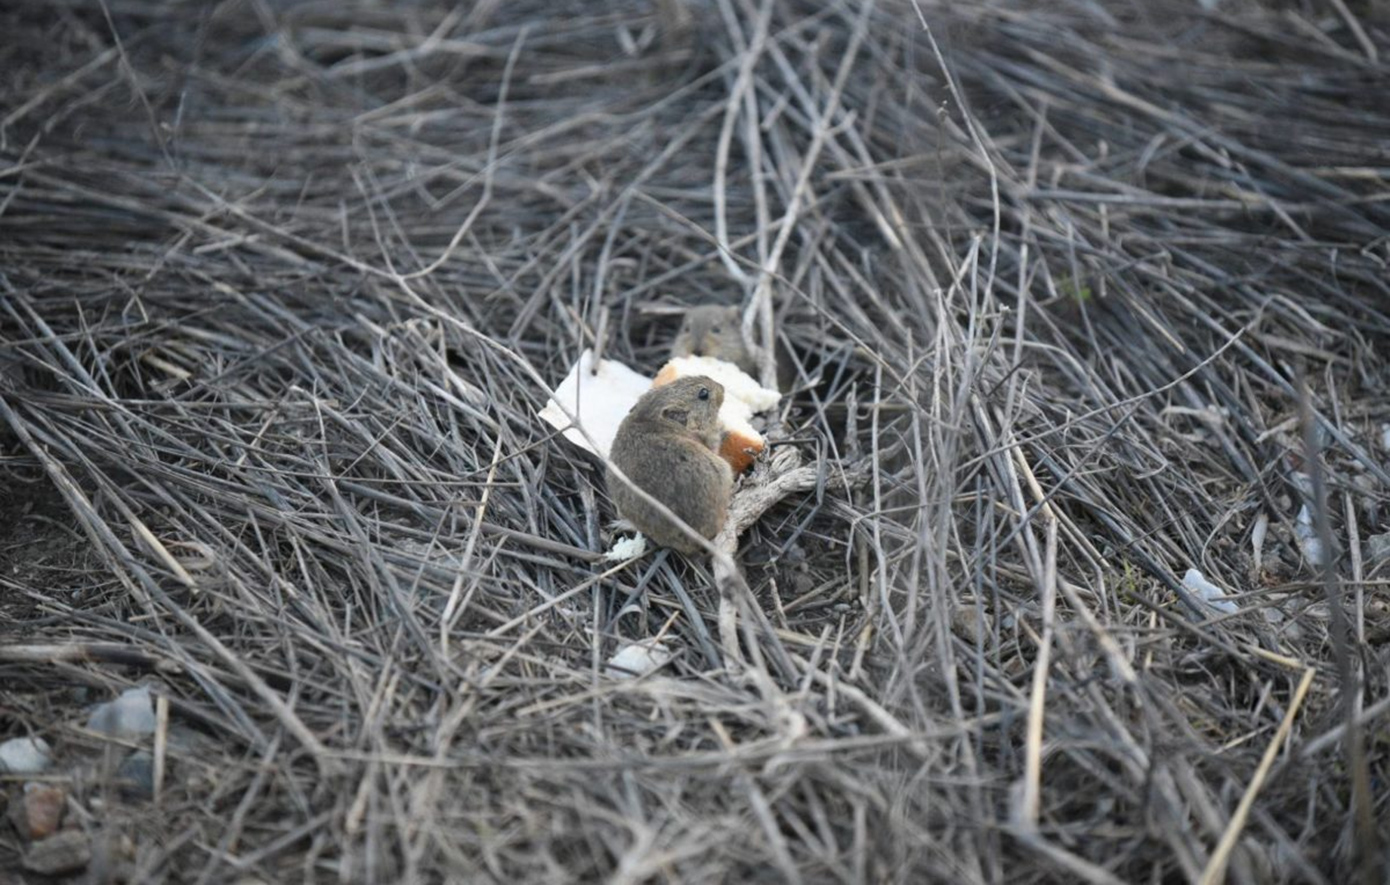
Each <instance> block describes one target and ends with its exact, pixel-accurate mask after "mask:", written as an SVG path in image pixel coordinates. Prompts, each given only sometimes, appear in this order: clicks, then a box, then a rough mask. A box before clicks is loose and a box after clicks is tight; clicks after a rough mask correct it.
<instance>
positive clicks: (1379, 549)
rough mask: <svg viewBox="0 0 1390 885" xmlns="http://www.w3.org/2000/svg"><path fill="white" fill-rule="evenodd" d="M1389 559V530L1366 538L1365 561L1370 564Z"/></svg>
mask: <svg viewBox="0 0 1390 885" xmlns="http://www.w3.org/2000/svg"><path fill="white" fill-rule="evenodd" d="M1387 559H1390V532H1386V533H1385V534H1383V535H1371V536H1370V537H1369V538H1367V539H1366V561H1367V562H1368V563H1370V564H1371V565H1376V564H1377V563H1381V562H1384V561H1385V560H1387Z"/></svg>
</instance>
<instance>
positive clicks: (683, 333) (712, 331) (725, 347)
mask: <svg viewBox="0 0 1390 885" xmlns="http://www.w3.org/2000/svg"><path fill="white" fill-rule="evenodd" d="M742 326H743V314H742V312H741V311H740V310H739V309H738V308H737V307H724V306H723V305H719V304H702V305H700V306H698V307H692V308H690V310H688V311H686V314H685V319H684V320H683V321H682V322H681V329H680V332H678V333H677V334H676V340H675V341H673V342H671V356H673V357H675V356H712V357H714V358H715V359H721V360H727V361H728V362H731V363H733V364H734V365H736V366H738V367H739V368H740V369H742V370H743V371H745V372H747V373H748V374H749V375H752V376H754V377H757V374H758V363H757V361H756V360H755V359H754V358H753V354H752V353H750V352H749V350H748V345H747V344H745V343H744V341H743V331H742Z"/></svg>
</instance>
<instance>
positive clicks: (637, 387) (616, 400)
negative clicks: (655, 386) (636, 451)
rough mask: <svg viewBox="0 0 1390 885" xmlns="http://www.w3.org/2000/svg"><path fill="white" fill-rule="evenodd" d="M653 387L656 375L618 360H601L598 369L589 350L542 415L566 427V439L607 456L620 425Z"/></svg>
mask: <svg viewBox="0 0 1390 885" xmlns="http://www.w3.org/2000/svg"><path fill="white" fill-rule="evenodd" d="M651 389H652V379H650V378H648V377H646V376H645V375H640V374H638V373H637V372H634V371H633V370H632V369H629V368H628V367H627V366H625V365H623V364H622V363H620V362H617V361H616V360H599V361H598V368H597V371H595V370H594V353H593V351H592V350H586V351H584V352H583V353H582V354H580V355H579V362H578V363H576V364H575V365H574V366H573V367H572V368H571V369H570V371H569V374H568V375H566V376H565V380H563V381H561V382H560V386H559V387H557V388H555V398H554V399H552V400H550V401H549V402H547V403H546V404H545V408H544V409H541V411H540V417H541V418H542V419H543V420H544V421H546V422H547V423H549V424H550V425H551V426H552V427H555V428H556V429H557V430H561V431H564V435H565V439H567V440H569V441H570V442H572V443H574V444H575V445H577V446H579V447H580V448H581V449H584V450H585V451H586V452H593V453H594V454H596V455H599V456H601V457H604V458H607V457H608V452H609V450H610V449H611V448H612V447H613V437H615V436H617V435H618V425H619V424H621V423H622V421H623V419H624V418H626V417H627V413H628V412H630V411H632V407H633V406H635V405H636V404H637V401H638V400H639V399H641V398H642V394H644V393H646V392H647V391H648V390H651ZM557 400H558V402H557ZM562 405H563V408H561V406H562ZM566 412H568V413H569V414H566ZM570 415H574V416H575V418H576V419H577V420H578V422H579V425H580V427H583V428H584V431H586V432H587V433H588V434H589V438H590V439H592V440H593V445H590V444H589V440H587V439H585V438H584V433H583V432H581V431H580V430H579V428H578V427H575V426H574V422H572V421H570V417H569V416H570ZM595 447H597V449H596V448H595Z"/></svg>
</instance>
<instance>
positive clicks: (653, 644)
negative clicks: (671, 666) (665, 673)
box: [604, 639, 675, 679]
mask: <svg viewBox="0 0 1390 885" xmlns="http://www.w3.org/2000/svg"><path fill="white" fill-rule="evenodd" d="M673 657H675V655H674V654H672V653H671V650H670V649H668V648H667V647H666V645H665V644H664V643H662V642H660V641H659V640H656V639H647V640H643V641H642V642H632V643H629V644H627V645H624V646H623V647H622V648H620V649H618V651H617V652H616V653H615V654H614V655H613V657H611V658H609V659H608V667H607V669H606V670H605V671H604V672H606V673H607V674H608V675H609V676H612V677H613V678H614V679H636V678H637V677H638V676H646V675H647V674H648V673H653V672H655V671H656V670H659V669H660V668H661V667H663V666H665V665H666V664H667V662H669V661H670V660H671V658H673Z"/></svg>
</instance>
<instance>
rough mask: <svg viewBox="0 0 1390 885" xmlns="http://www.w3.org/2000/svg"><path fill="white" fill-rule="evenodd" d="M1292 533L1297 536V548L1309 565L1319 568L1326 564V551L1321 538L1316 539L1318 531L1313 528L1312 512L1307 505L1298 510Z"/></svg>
mask: <svg viewBox="0 0 1390 885" xmlns="http://www.w3.org/2000/svg"><path fill="white" fill-rule="evenodd" d="M1293 531H1294V534H1295V535H1297V536H1298V546H1299V547H1300V548H1301V549H1302V550H1303V558H1304V559H1306V560H1307V561H1308V564H1309V565H1311V566H1320V565H1323V564H1324V563H1326V562H1327V551H1326V550H1324V549H1323V546H1322V538H1319V537H1318V530H1317V528H1315V527H1314V526H1313V511H1311V510H1309V509H1308V505H1307V504H1304V505H1303V506H1302V507H1301V508H1299V511H1298V518H1297V519H1295V520H1294V523H1293Z"/></svg>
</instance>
